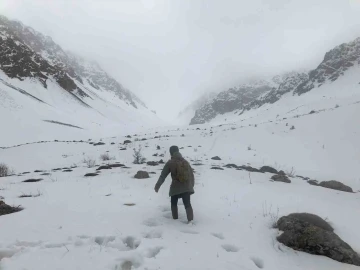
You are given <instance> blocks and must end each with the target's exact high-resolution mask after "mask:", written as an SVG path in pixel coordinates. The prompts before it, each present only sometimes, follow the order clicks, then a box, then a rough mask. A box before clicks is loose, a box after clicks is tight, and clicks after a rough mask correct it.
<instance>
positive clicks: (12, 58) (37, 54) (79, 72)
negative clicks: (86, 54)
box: [0, 16, 145, 108]
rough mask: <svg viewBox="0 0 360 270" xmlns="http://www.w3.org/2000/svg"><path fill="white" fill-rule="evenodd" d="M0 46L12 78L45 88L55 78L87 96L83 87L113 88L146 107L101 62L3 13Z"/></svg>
mask: <svg viewBox="0 0 360 270" xmlns="http://www.w3.org/2000/svg"><path fill="white" fill-rule="evenodd" d="M0 47H1V51H0V63H1V66H0V69H1V70H2V71H3V72H4V73H5V74H6V75H7V76H8V77H9V78H16V79H19V80H21V81H23V80H24V79H25V78H33V79H36V80H38V81H39V82H41V83H42V85H43V86H44V87H45V88H47V84H48V82H49V81H50V80H55V81H56V82H57V83H58V84H59V85H60V86H61V87H62V88H63V89H64V90H66V91H68V92H70V93H73V94H75V95H77V96H78V97H80V98H83V97H88V94H86V91H84V88H85V87H88V86H90V87H91V88H92V90H94V91H95V92H96V91H98V92H101V91H110V92H112V93H114V94H115V95H116V96H117V97H118V98H119V99H121V100H122V101H124V102H126V103H127V104H129V105H131V106H133V107H134V108H137V107H138V106H139V105H140V106H143V107H145V104H144V103H143V102H142V101H141V100H140V99H139V98H137V97H136V96H135V95H134V94H133V93H131V92H130V91H129V90H127V89H126V88H124V87H123V86H122V85H121V84H120V83H118V82H117V81H116V80H115V79H114V78H112V77H111V76H110V75H109V74H107V73H106V72H105V71H104V70H103V69H102V68H101V67H100V66H99V65H98V64H96V63H92V62H89V61H86V60H85V59H81V58H80V57H77V56H74V55H72V54H70V53H67V52H65V51H64V50H63V49H62V48H61V47H60V46H59V45H58V44H56V43H55V42H54V41H53V40H52V39H51V38H50V37H47V36H44V35H42V34H41V33H39V32H37V31H35V30H34V29H32V28H31V27H27V26H25V25H24V24H22V23H21V22H18V21H12V20H9V19H7V18H6V17H4V16H0Z"/></svg>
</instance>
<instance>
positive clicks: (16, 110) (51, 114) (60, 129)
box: [0, 71, 163, 147]
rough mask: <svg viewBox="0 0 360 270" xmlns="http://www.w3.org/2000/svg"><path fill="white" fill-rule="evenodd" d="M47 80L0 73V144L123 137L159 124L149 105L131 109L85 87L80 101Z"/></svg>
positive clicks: (120, 102)
mask: <svg viewBox="0 0 360 270" xmlns="http://www.w3.org/2000/svg"><path fill="white" fill-rule="evenodd" d="M47 84H48V85H47V88H44V87H43V85H41V83H40V82H39V81H37V80H33V79H28V78H27V79H24V80H23V81H20V80H18V79H10V78H8V77H7V76H6V75H5V74H4V73H3V72H2V71H0V122H1V127H2V128H1V132H0V147H4V146H10V145H14V144H20V143H27V142H35V141H41V140H53V139H59V140H70V139H71V140H74V139H84V138H88V137H89V136H92V137H95V136H98V137H103V136H110V135H111V136H115V135H124V134H125V132H136V131H138V130H139V129H144V128H145V127H152V126H156V125H161V124H163V122H162V121H161V120H160V119H159V118H158V117H157V116H156V115H155V114H153V113H152V112H151V111H150V110H149V109H147V108H144V107H142V106H139V107H138V109H135V108H134V107H132V106H129V105H127V104H126V103H125V102H124V101H123V100H120V99H119V98H118V97H117V96H115V94H113V93H111V92H109V91H102V92H101V96H100V95H98V94H97V93H95V92H93V91H91V90H90V89H91V88H90V87H89V88H86V89H84V91H85V92H86V94H87V95H89V97H86V98H83V100H85V101H86V103H84V101H83V100H81V99H79V98H78V97H76V96H75V95H73V94H71V93H69V92H67V91H65V90H64V89H62V88H60V86H59V85H58V84H57V83H56V82H53V81H51V80H49V81H48V82H47ZM84 85H85V86H86V85H87V84H86V83H84ZM14 88H15V89H14ZM16 89H20V91H22V92H20V91H19V90H16ZM99 91H100V90H99ZM44 120H50V121H57V122H60V123H64V124H70V125H73V126H76V127H80V128H74V127H69V126H64V125H59V124H54V123H51V122H45V121H44Z"/></svg>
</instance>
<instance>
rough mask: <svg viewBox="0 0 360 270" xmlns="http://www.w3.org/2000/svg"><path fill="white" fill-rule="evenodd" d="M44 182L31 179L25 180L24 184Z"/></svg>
mask: <svg viewBox="0 0 360 270" xmlns="http://www.w3.org/2000/svg"><path fill="white" fill-rule="evenodd" d="M42 180H43V179H42V178H31V179H27V180H24V181H23V183H35V182H40V181H42Z"/></svg>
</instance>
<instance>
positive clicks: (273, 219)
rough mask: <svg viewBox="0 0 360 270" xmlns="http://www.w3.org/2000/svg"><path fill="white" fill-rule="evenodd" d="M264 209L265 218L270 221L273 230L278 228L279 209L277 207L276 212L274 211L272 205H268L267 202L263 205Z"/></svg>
mask: <svg viewBox="0 0 360 270" xmlns="http://www.w3.org/2000/svg"><path fill="white" fill-rule="evenodd" d="M262 209H263V217H265V218H269V219H270V226H271V228H276V227H277V222H278V220H279V207H277V210H276V212H275V211H273V209H272V204H270V205H268V204H267V202H266V201H265V202H263V204H262Z"/></svg>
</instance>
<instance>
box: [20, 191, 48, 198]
mask: <svg viewBox="0 0 360 270" xmlns="http://www.w3.org/2000/svg"><path fill="white" fill-rule="evenodd" d="M41 195H42V193H41V192H40V191H38V192H37V193H35V194H32V193H29V194H25V193H23V194H21V195H20V196H19V198H36V197H40V196H41Z"/></svg>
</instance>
